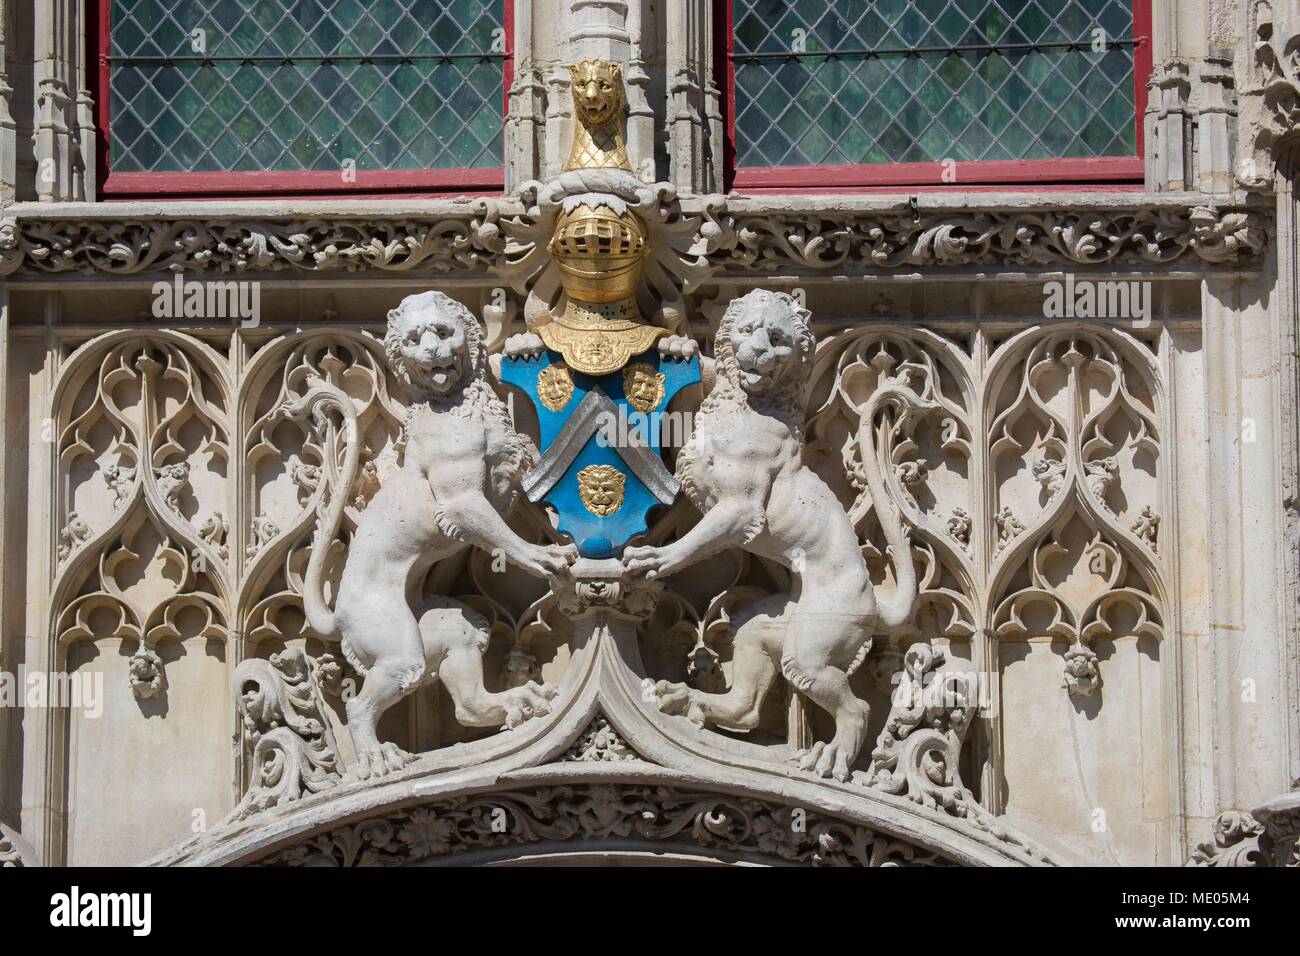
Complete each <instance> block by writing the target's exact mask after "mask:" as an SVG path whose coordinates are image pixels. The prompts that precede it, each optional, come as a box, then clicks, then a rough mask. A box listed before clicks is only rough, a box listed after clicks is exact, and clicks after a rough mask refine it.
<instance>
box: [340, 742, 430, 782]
mask: <svg viewBox="0 0 1300 956" xmlns="http://www.w3.org/2000/svg"><path fill="white" fill-rule="evenodd" d="M414 759H415V757H414V755H412V754H409V753H407V752H406V751H405V750H403V749H402V748H401V747H399V746H397V744H395V743H391V742H390V743H383V744H381V743H379V742H378V741H376V742H375V743H373V744H369V745H359V746H358V747H357V761H356V767H355V768H354V769H353V771H352V776H354V777H356V778H357V779H358V780H368V779H370V778H372V777H382V776H384V775H385V774H389V773H393V772H395V771H398V770H401V769H402V768H403V767H405V766H406V765H407V764H408V763H410V762H411V761H412V760H414Z"/></svg>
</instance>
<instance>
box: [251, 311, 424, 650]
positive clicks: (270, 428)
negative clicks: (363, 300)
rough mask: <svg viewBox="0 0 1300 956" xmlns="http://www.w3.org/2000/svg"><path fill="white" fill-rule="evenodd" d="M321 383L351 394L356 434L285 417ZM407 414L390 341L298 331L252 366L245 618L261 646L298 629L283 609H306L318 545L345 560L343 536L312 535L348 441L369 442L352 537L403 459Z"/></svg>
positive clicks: (351, 504)
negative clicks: (305, 580)
mask: <svg viewBox="0 0 1300 956" xmlns="http://www.w3.org/2000/svg"><path fill="white" fill-rule="evenodd" d="M318 382H324V383H328V384H329V385H332V386H334V387H336V388H338V389H339V390H341V391H342V392H343V393H345V394H346V395H348V396H349V397H350V398H351V399H352V400H353V402H354V403H355V406H356V409H357V435H356V436H351V435H349V434H345V432H346V431H347V429H345V428H344V426H343V423H342V422H341V421H340V420H339V419H337V418H326V419H324V420H322V421H319V422H314V423H313V425H312V427H311V428H307V429H304V428H303V427H302V426H300V425H299V424H298V423H296V422H293V421H290V420H288V419H286V418H285V417H284V416H282V415H281V414H280V413H279V409H280V407H281V406H282V405H284V404H285V403H286V402H287V401H289V400H291V399H295V398H300V397H301V396H303V395H305V394H306V393H307V391H308V390H309V389H310V388H311V387H312V384H313V383H318ZM405 414H406V409H405V407H404V406H403V405H402V404H401V403H400V402H399V401H398V400H397V399H396V398H394V390H393V387H392V385H391V383H390V380H389V377H388V371H387V365H386V360H385V356H384V347H383V343H382V342H381V341H379V340H378V339H376V338H374V337H372V336H369V335H367V334H365V333H362V332H348V331H337V330H333V329H330V330H320V329H317V330H310V331H304V332H299V333H296V334H294V335H290V336H286V337H284V338H283V339H279V340H277V341H275V342H272V343H270V344H268V345H266V346H265V347H264V348H263V349H262V350H261V351H260V352H258V354H257V355H256V356H254V358H253V360H252V361H251V362H250V363H249V367H248V371H247V374H246V376H245V378H244V382H243V386H242V388H241V390H240V396H239V417H238V420H239V422H240V424H241V434H242V435H244V436H245V438H244V449H243V452H244V461H245V462H246V466H245V468H244V470H243V474H244V475H245V479H244V483H245V487H244V500H245V506H244V511H243V513H242V514H241V515H240V516H239V522H240V529H241V535H240V540H241V541H245V542H246V546H245V547H243V548H241V561H242V562H243V565H242V567H243V574H242V577H241V582H242V583H241V592H240V598H239V604H238V608H239V613H238V618H239V620H240V621H241V624H242V626H243V627H244V629H245V630H244V632H245V633H246V634H248V636H249V638H250V639H251V640H252V641H253V642H254V643H256V642H257V641H259V640H261V639H263V638H267V637H274V638H284V637H287V636H292V634H293V633H294V628H293V627H292V626H291V625H289V624H288V623H287V622H284V621H282V620H281V612H282V611H283V610H285V609H286V608H290V609H294V610H295V611H298V612H300V611H301V583H302V576H303V573H304V571H305V568H306V564H307V557H308V554H309V550H310V548H312V547H318V546H320V547H329V548H331V549H334V551H335V552H336V554H335V555H334V556H333V557H334V560H335V561H336V562H337V563H338V566H339V567H341V565H342V559H343V555H344V553H345V550H346V548H345V542H344V541H342V540H340V541H333V542H316V541H313V540H311V532H312V531H313V529H314V528H315V527H316V521H317V514H318V512H319V510H320V509H321V508H322V507H323V505H324V497H325V491H326V489H328V488H330V487H333V486H334V485H335V484H336V483H337V478H338V474H339V470H340V468H341V464H342V460H343V456H344V454H345V453H346V451H347V448H348V444H349V442H351V441H360V442H361V443H362V449H361V454H362V466H361V473H360V475H359V476H358V481H357V483H356V486H354V487H353V488H352V489H351V490H350V492H349V500H348V504H347V506H346V508H345V510H344V521H343V529H342V538H344V539H346V537H347V536H348V535H350V533H351V532H352V531H353V530H354V529H355V528H356V524H357V521H358V520H359V518H360V514H361V511H362V510H363V509H364V507H365V505H366V504H367V503H368V500H369V498H370V497H372V496H373V494H374V491H375V490H377V488H378V487H379V486H380V485H381V484H382V482H383V479H384V477H385V476H386V475H387V474H388V473H390V472H391V471H392V470H393V469H395V468H396V467H397V466H398V465H399V464H400V458H401V450H402V449H401V435H402V428H403V422H404V420H405Z"/></svg>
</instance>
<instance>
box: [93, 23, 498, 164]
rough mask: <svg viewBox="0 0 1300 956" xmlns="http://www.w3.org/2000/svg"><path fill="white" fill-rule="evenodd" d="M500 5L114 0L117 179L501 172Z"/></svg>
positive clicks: (111, 62) (112, 117)
mask: <svg viewBox="0 0 1300 956" xmlns="http://www.w3.org/2000/svg"><path fill="white" fill-rule="evenodd" d="M503 9H504V4H503V3H502V2H501V0H111V7H110V21H109V42H108V51H109V59H108V86H109V90H108V93H109V124H108V125H109V144H110V156H109V167H110V171H111V173H110V174H117V173H195V172H235V173H238V172H259V171H260V172H265V171H274V172H302V171H337V170H339V169H343V168H346V167H345V164H346V163H347V162H348V161H349V160H350V161H351V162H352V164H353V168H355V169H357V170H438V169H476V168H490V167H500V166H501V163H502V146H501V132H502V111H503V76H504V63H505V46H504V36H505V31H504V29H503V23H502V16H503Z"/></svg>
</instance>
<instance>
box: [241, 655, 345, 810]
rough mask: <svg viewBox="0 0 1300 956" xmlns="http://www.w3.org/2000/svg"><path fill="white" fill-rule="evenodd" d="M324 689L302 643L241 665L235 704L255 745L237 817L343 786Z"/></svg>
mask: <svg viewBox="0 0 1300 956" xmlns="http://www.w3.org/2000/svg"><path fill="white" fill-rule="evenodd" d="M336 666H337V665H336ZM321 690H322V688H321V687H320V684H319V683H318V681H317V677H316V674H315V672H314V671H313V668H312V667H311V662H310V661H309V660H308V659H307V655H306V654H304V653H303V652H302V651H300V650H298V649H297V648H286V649H285V650H284V651H281V652H280V653H279V654H272V655H271V657H270V660H263V659H262V658H260V657H255V658H250V659H249V660H246V661H244V662H243V663H241V664H240V665H239V667H237V668H236V669H235V704H236V707H237V708H238V710H239V716H240V719H241V721H242V722H243V725H244V730H245V733H246V739H247V741H248V743H249V745H250V746H251V748H252V754H251V757H252V759H251V762H250V764H251V770H250V776H251V779H250V780H249V785H248V791H247V793H245V794H244V799H243V800H241V801H240V803H239V806H238V807H236V808H235V811H234V814H233V816H234V817H235V818H236V819H242V818H243V817H246V816H248V815H250V814H252V813H255V812H256V811H258V810H265V809H267V808H268V807H273V806H278V805H280V804H283V803H288V802H290V801H293V800H298V799H300V798H301V797H305V796H307V795H308V794H312V793H320V792H322V791H324V790H328V789H330V788H331V787H334V786H337V785H338V782H339V770H340V768H339V757H338V747H337V745H336V742H335V740H334V734H333V731H332V730H331V729H330V723H329V718H328V716H327V714H326V707H325V702H324V700H323V699H322V696H321Z"/></svg>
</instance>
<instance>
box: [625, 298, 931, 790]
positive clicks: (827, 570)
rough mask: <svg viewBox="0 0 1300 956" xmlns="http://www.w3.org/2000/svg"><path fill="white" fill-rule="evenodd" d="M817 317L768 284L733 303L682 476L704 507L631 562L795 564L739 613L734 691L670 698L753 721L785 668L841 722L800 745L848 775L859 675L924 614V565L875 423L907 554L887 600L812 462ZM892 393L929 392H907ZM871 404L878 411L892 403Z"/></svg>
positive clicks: (869, 467) (857, 743)
mask: <svg viewBox="0 0 1300 956" xmlns="http://www.w3.org/2000/svg"><path fill="white" fill-rule="evenodd" d="M809 318H810V315H809V313H808V311H807V310H805V309H803V308H801V307H800V306H799V305H798V304H797V303H796V302H795V301H794V299H792V298H791V297H790V296H788V295H785V294H784V293H780V292H767V291H764V290H761V289H760V290H755V291H753V292H750V293H749V294H748V295H745V296H743V297H742V298H739V299H736V300H734V301H733V302H732V303H731V304H730V306H728V308H727V310H726V313H725V315H724V316H723V318H722V322H721V324H720V326H719V329H718V335H717V339H716V344H715V349H714V352H715V361H716V381H715V384H714V386H713V388H712V390H711V391H710V392H709V394H708V396H707V397H706V398H705V400H704V403H703V404H702V406H701V407H700V411H699V413H698V414H697V415H696V418H695V431H694V434H693V436H692V437H691V439H690V441H689V442H688V443H687V444H686V446H685V447H684V448H683V449H682V451H681V453H680V454H679V455H678V458H677V477H678V478H679V479H680V480H681V482H682V485H683V487H684V489H685V491H686V493H687V495H688V496H689V497H690V499H691V501H692V502H694V504H695V505H696V507H697V508H698V509H699V510H700V513H701V515H702V516H703V517H702V518H701V520H700V522H699V524H697V525H696V526H695V527H694V528H692V529H691V530H690V531H689V532H688V533H687V534H686V535H684V536H683V537H682V538H680V539H678V540H676V541H674V542H672V543H670V544H667V545H664V546H662V547H632V548H628V549H627V550H626V551H625V552H624V556H623V563H624V565H625V567H626V568H627V570H628V571H629V572H632V573H642V574H644V575H646V576H647V577H652V578H653V577H663V576H666V575H670V574H673V573H675V572H677V571H680V570H681V569H682V568H684V567H686V566H687V565H689V564H691V563H693V562H696V561H700V560H702V559H703V558H706V557H708V556H709V555H712V554H714V553H716V552H718V551H720V550H722V549H724V548H729V547H740V548H743V549H745V550H746V551H750V552H752V553H754V554H757V555H760V556H762V557H765V558H769V559H771V560H773V561H778V562H780V563H781V564H783V565H785V566H786V567H788V568H789V569H790V570H791V572H792V573H793V577H794V580H795V582H796V583H795V586H794V588H793V590H792V591H791V593H790V594H777V595H772V596H771V597H768V598H766V599H764V600H762V601H759V602H756V603H755V604H754V605H752V606H751V607H749V608H748V609H746V610H745V611H744V612H743V613H742V614H741V615H739V616H738V617H737V618H736V619H735V620H734V621H733V626H734V627H735V638H734V656H733V660H732V671H733V679H732V684H731V688H730V690H728V691H727V692H726V693H721V694H709V693H704V692H702V691H699V690H696V689H694V688H690V687H687V686H686V685H684V684H672V683H668V682H666V681H660V682H659V684H658V685H657V686H656V693H657V694H658V697H659V705H660V707H661V708H662V709H663V710H664V711H666V712H668V713H673V714H685V715H686V716H687V717H689V718H690V719H691V720H693V721H694V722H696V723H697V724H700V725H709V726H717V727H723V728H727V729H732V730H750V729H753V728H754V727H755V726H757V724H758V719H759V708H760V706H761V704H762V702H763V698H764V697H765V696H766V694H767V692H768V690H769V688H771V686H772V682H773V681H774V680H775V678H776V676H777V674H778V673H782V674H784V675H785V677H786V679H787V680H788V681H789V682H790V683H791V685H792V686H793V687H794V688H796V689H797V690H798V692H799V693H801V694H803V695H805V696H806V697H807V698H809V699H810V700H811V701H812V702H813V703H815V704H817V705H818V706H819V707H821V708H823V709H824V710H826V711H827V712H829V713H830V714H831V715H832V716H833V717H834V719H835V735H834V737H833V739H831V740H830V741H829V742H818V743H816V744H814V745H813V746H812V747H811V748H810V749H808V750H806V751H801V752H800V753H798V754H797V755H796V756H795V759H796V760H797V761H798V763H799V766H800V767H801V768H802V769H804V770H811V771H813V772H815V773H816V774H818V775H819V776H834V777H835V778H836V779H838V780H847V779H848V778H849V775H850V765H851V764H852V763H853V761H854V760H855V759H856V758H857V756H858V752H859V751H860V750H861V748H862V744H863V739H864V737H865V734H866V729H867V717H868V706H867V704H866V703H865V702H864V701H862V700H860V699H859V698H858V697H857V696H856V695H855V694H854V693H853V692H852V690H851V689H850V688H849V675H850V674H852V673H853V671H854V670H855V669H856V668H857V667H858V666H859V665H861V663H862V661H863V660H864V659H865V658H866V656H867V652H868V651H870V649H871V642H872V637H873V634H874V632H875V631H876V630H878V629H882V628H894V627H898V626H900V625H901V624H903V623H904V622H906V621H907V620H908V619H909V618H910V617H911V614H912V611H913V605H914V603H915V600H916V572H915V568H914V567H913V564H912V559H911V547H910V539H909V535H908V533H907V531H906V530H905V529H904V528H903V525H902V522H901V520H900V517H899V513H898V511H897V510H896V509H895V508H894V506H893V505H892V503H891V502H890V500H889V498H888V497H887V496H886V494H885V490H884V484H883V481H882V478H881V470H880V463H879V461H878V459H877V455H876V451H875V447H874V439H873V437H872V432H873V429H872V428H870V427H866V428H864V429H862V434H863V435H864V436H865V437H864V438H863V448H862V456H863V462H864V465H865V471H866V476H867V484H868V488H869V490H870V492H871V495H872V499H873V501H874V502H875V504H876V508H877V511H878V513H879V515H880V523H881V526H882V528H883V530H884V532H885V536H886V538H887V539H888V541H889V545H890V549H891V552H892V558H893V562H894V571H895V578H896V580H897V585H898V586H897V588H896V589H895V591H894V593H893V594H892V595H891V596H890V597H889V599H888V600H883V601H882V600H880V599H878V598H877V596H876V594H875V592H874V590H873V588H872V584H871V578H870V574H869V572H868V570H867V565H866V561H865V560H864V559H863V556H862V550H861V545H860V543H859V541H858V536H857V534H856V532H855V531H854V528H853V525H852V523H851V522H850V520H849V517H848V515H847V514H846V513H845V511H844V508H843V507H842V506H841V505H840V502H839V500H838V499H837V498H836V497H835V494H834V493H833V492H832V491H831V489H830V488H829V487H828V486H827V485H826V483H825V482H823V481H822V479H821V478H820V477H818V476H817V475H816V474H815V473H814V472H813V471H812V470H811V469H810V468H808V467H807V465H805V464H804V462H803V445H804V435H803V426H804V414H803V410H802V402H801V393H802V390H803V385H804V381H805V379H806V377H807V374H808V371H809V364H810V362H811V359H812V354H813V344H814V343H813V335H812V330H811V328H810V326H809ZM895 393H896V394H895ZM909 396H910V397H911V398H909ZM887 397H889V398H892V399H894V400H911V399H912V398H915V397H916V396H915V395H914V394H913V393H912V392H910V390H907V389H894V390H893V391H892V392H891V393H890V394H889V395H888V396H887ZM873 402H875V399H873ZM869 405H870V407H869V409H867V410H866V411H867V414H870V415H874V414H875V411H876V410H877V409H878V408H879V405H878V404H871V403H869ZM867 420H868V419H867V418H865V417H864V421H867Z"/></svg>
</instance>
